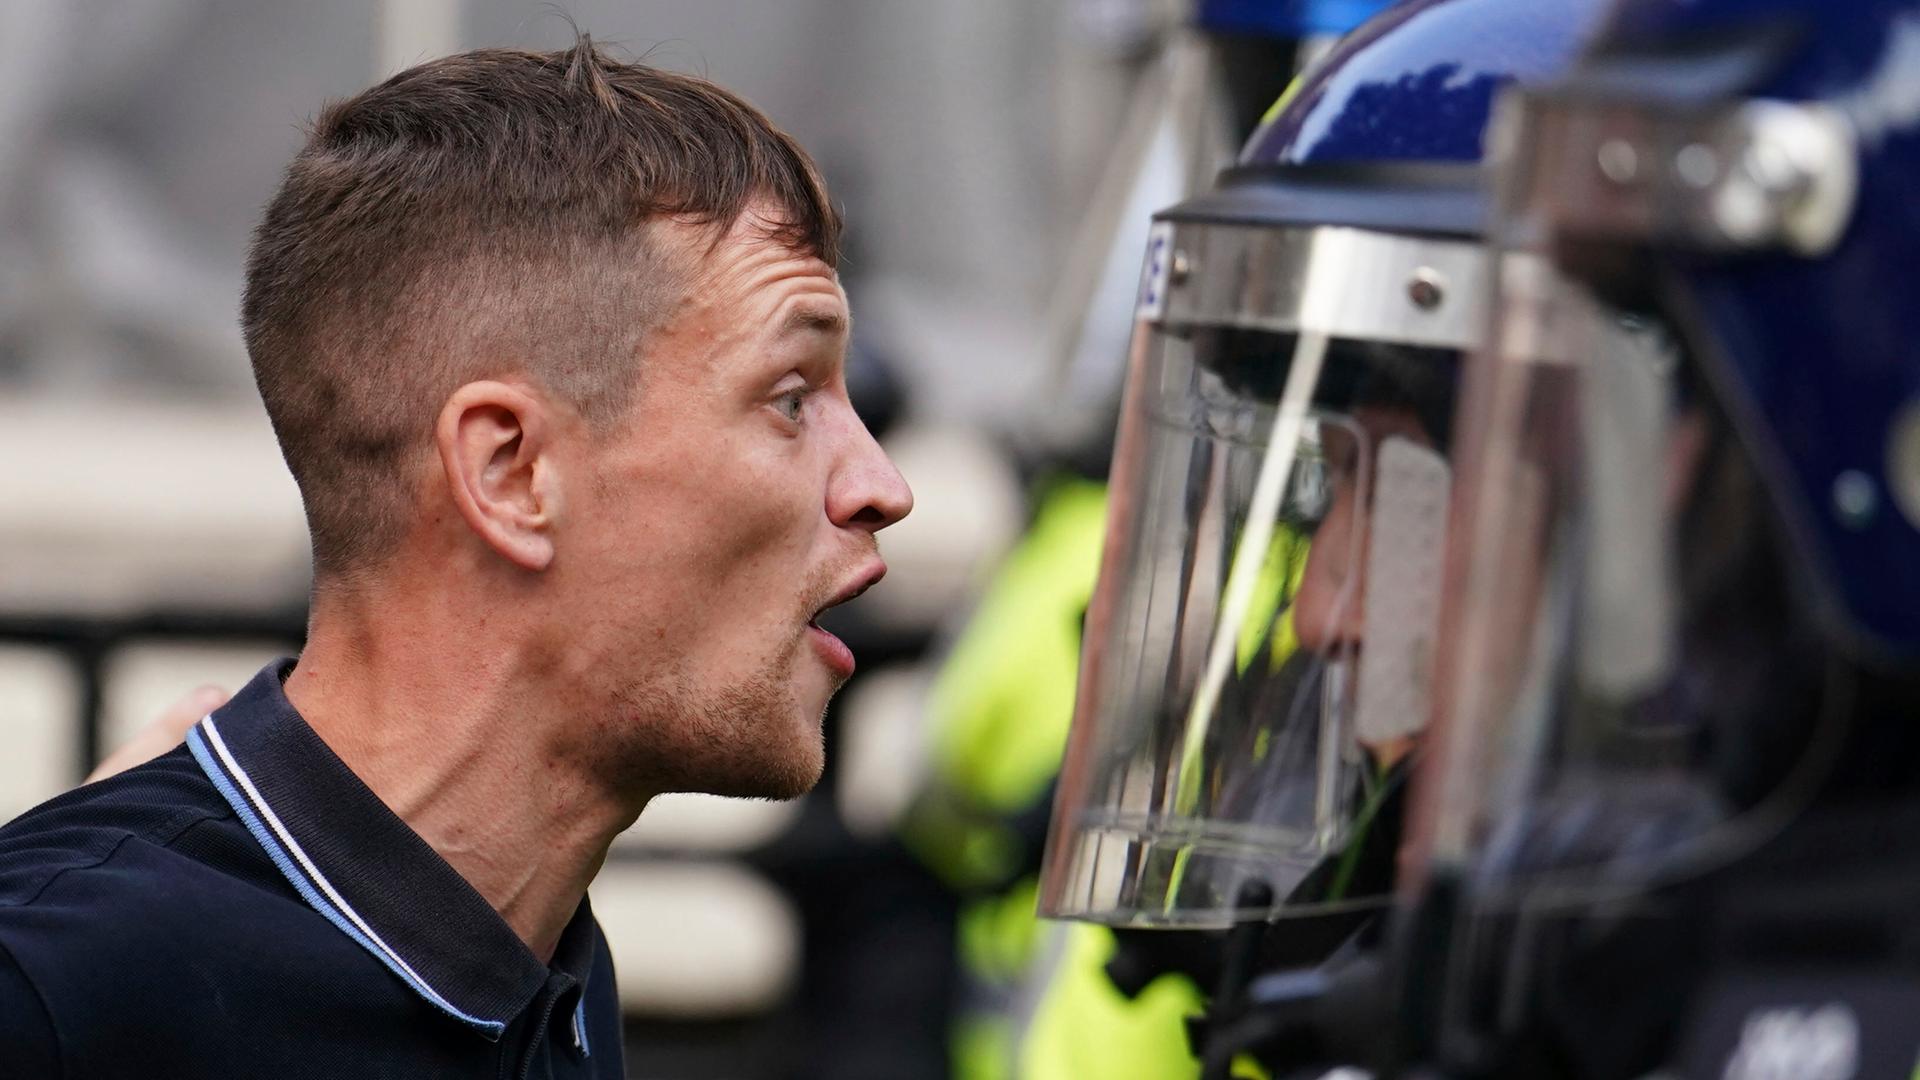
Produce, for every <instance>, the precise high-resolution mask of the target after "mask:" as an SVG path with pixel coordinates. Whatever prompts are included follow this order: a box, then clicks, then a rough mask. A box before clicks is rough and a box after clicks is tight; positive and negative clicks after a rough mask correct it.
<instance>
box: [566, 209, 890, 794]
mask: <svg viewBox="0 0 1920 1080" xmlns="http://www.w3.org/2000/svg"><path fill="white" fill-rule="evenodd" d="M682 228H685V227H682V226H677V225H674V226H668V230H680V229H682ZM662 231H663V232H665V233H666V236H665V237H663V240H664V241H665V242H668V243H672V242H675V237H674V234H673V233H672V232H668V231H667V230H662ZM686 233H687V235H686V236H683V237H680V238H679V239H681V240H684V241H685V243H684V244H682V245H681V248H682V250H683V251H684V252H685V255H684V257H685V258H687V259H688V260H689V261H690V262H692V263H693V264H694V265H695V266H696V269H695V270H694V271H693V273H692V275H691V277H690V280H689V281H688V283H687V285H686V287H685V289H684V291H683V293H682V295H681V296H680V297H679V299H678V300H677V301H675V302H674V304H673V306H672V308H671V310H670V312H669V314H668V315H667V316H666V317H665V319H664V320H663V321H662V324H661V326H660V329H659V330H658V331H656V332H654V333H652V334H650V335H649V336H648V337H647V339H646V342H645V344H643V346H642V349H641V352H642V357H641V359H640V365H641V371H640V376H639V384H638V393H637V395H636V399H635V401H634V404H633V406H632V408H631V409H630V410H629V412H628V413H627V415H626V417H625V418H624V419H623V420H622V421H621V422H620V423H619V424H618V425H617V427H616V428H615V429H614V430H613V431H612V432H611V433H610V434H608V435H606V436H605V437H604V438H603V439H602V440H598V441H596V442H594V443H593V444H592V446H591V448H590V450H589V456H590V457H591V467H590V470H589V471H590V472H591V483H590V484H589V485H581V486H580V487H577V488H574V490H584V491H585V498H584V499H583V500H582V503H583V504H584V505H577V506H575V507H573V508H571V515H572V516H575V519H576V522H577V524H576V530H577V531H576V533H575V535H576V536H578V537H579V539H577V540H575V541H574V543H573V544H572V545H571V546H570V548H569V549H563V550H562V552H561V554H560V555H559V557H558V558H556V561H555V565H554V570H555V571H557V572H558V574H559V575H560V576H561V578H562V580H563V582H564V585H563V589H562V591H563V594H564V595H566V596H568V597H570V598H572V601H573V602H574V603H575V604H576V605H577V609H578V616H577V618H578V622H577V625H576V626H575V627H574V628H573V629H574V630H576V631H577V633H578V634H579V635H580V637H579V642H581V643H584V642H590V643H591V644H590V645H586V646H585V647H584V650H583V648H582V646H581V645H580V644H578V643H576V644H574V645H571V646H566V645H563V646H562V648H563V649H564V651H563V653H562V655H564V656H566V657H568V660H567V661H566V662H572V663H579V664H581V665H582V666H583V668H585V669H586V670H584V671H583V672H582V675H583V677H584V678H586V679H587V680H588V681H589V682H590V683H592V684H594V685H595V687H596V689H597V690H599V691H600V693H599V694H597V695H596V697H598V698H600V699H601V700H602V701H604V700H606V698H607V697H608V696H611V698H612V699H613V701H614V703H615V706H614V708H612V709H611V710H609V709H606V708H604V707H602V708H601V709H598V710H593V714H592V715H593V718H592V719H590V720H589V719H587V718H583V722H588V723H594V724H597V725H599V726H600V728H601V730H597V731H594V732H593V733H592V738H593V740H594V746H593V749H594V751H595V752H597V753H598V754H599V755H601V756H602V757H604V758H605V759H606V761H607V765H608V767H609V768H610V769H611V770H612V773H611V775H610V779H611V780H613V781H614V782H617V783H645V784H649V785H652V786H655V787H658V788H661V789H664V790H700V791H708V792H713V793H716V794H730V795H746V796H760V797H771V798H787V797H792V796H795V795H798V794H801V793H803V792H805V791H806V790H808V789H809V788H811V787H812V786H813V784H814V783H815V782H816V781H817V780H818V779H819V776H820V772H821V769H822V767H823V764H824V759H823V748H822V741H821V730H820V718H821V715H822V713H823V712H824V710H825V708H826V705H827V701H828V699H829V698H830V697H831V696H832V695H833V693H834V691H835V690H837V689H838V688H839V687H840V685H841V684H842V683H843V682H845V681H846V679H847V677H848V676H849V675H850V674H851V673H852V670H853V658H852V655H851V653H849V652H848V651H847V649H846V647H845V646H844V645H843V644H841V643H840V642H839V640H838V639H837V638H834V637H833V636H832V635H830V634H827V633H826V632H825V631H823V630H821V629H819V627H818V626H817V625H815V624H814V622H813V620H814V619H815V617H816V616H817V615H818V614H819V613H820V612H821V611H822V610H824V609H825V608H827V607H830V606H832V605H834V604H836V603H840V602H844V601H845V600H847V599H850V598H851V597H852V596H853V595H855V594H856V593H858V592H859V591H861V590H863V589H865V588H866V587H867V586H869V585H871V584H873V583H874V582H875V581H877V580H878V579H879V577H880V575H881V574H882V573H884V572H885V569H886V567H885V564H884V563H883V562H881V560H880V556H879V551H878V546H877V543H876V541H875V538H874V534H875V533H877V532H878V531H879V530H880V529H882V528H885V527H886V526H888V525H891V524H892V523H893V522H895V521H898V520H899V519H900V518H901V517H903V516H905V515H906V513H907V511H908V510H909V509H911V507H912V504H913V497H912V494H911V492H910V491H909V490H908V488H907V485H906V482H905V481H904V480H903V479H902V478H901V476H900V474H899V473H898V471H896V470H895V469H894V467H893V464H892V463H891V462H890V461H889V460H888V459H887V457H886V455H885V454H884V453H883V452H882V451H881V449H880V447H879V445H878V444H877V443H876V442H875V441H874V440H873V438H872V436H871V435H870V434H869V433H868V432H867V429H866V427H865V425H864V424H863V423H862V422H861V421H860V418H859V417H858V416H856V415H855V414H854V411H853V406H852V404H851V402H850V401H849V400H848V397H847V388H846V382H845V379H844V371H843V363H844V358H845V354H846V347H847V332H848V311H847V302H846V295H845V293H844V292H843V291H842V290H841V288H840V284H839V282H838V280H837V278H836V276H835V274H834V272H833V270H832V269H831V268H830V267H828V266H827V265H826V264H825V263H824V262H822V261H820V260H819V259H817V258H814V257H812V256H810V255H803V254H799V253H796V252H795V251H793V250H792V249H791V248H789V247H787V246H785V245H784V244H783V243H782V242H780V241H779V240H777V239H774V238H771V237H769V236H767V235H766V232H765V221H764V219H762V218H761V217H760V216H759V215H757V214H755V213H753V212H749V213H748V214H746V215H744V216H743V217H742V219H741V220H740V221H739V222H738V223H737V224H736V225H735V226H734V227H733V228H732V229H731V230H730V231H729V232H728V233H727V234H726V235H725V236H724V237H722V238H721V239H720V240H719V242H718V243H717V244H710V242H711V240H712V233H711V232H706V231H696V230H693V229H691V228H686Z"/></svg>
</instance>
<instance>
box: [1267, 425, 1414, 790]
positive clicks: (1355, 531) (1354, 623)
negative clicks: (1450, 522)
mask: <svg viewBox="0 0 1920 1080" xmlns="http://www.w3.org/2000/svg"><path fill="white" fill-rule="evenodd" d="M1351 419H1352V422H1353V427H1352V429H1348V428H1346V427H1345V426H1343V425H1336V424H1329V425H1326V426H1325V427H1324V428H1323V434H1324V437H1325V438H1326V440H1327V446H1326V454H1327V458H1328V460H1329V462H1330V463H1331V464H1332V465H1333V475H1334V483H1333V498H1332V502H1331V504H1330V505H1329V507H1328V509H1327V515H1326V517H1325V518H1324V519H1322V520H1321V522H1320V525H1319V527H1318V528H1316V529H1315V530H1314V533H1313V543H1312V545H1311V546H1310V547H1309V548H1308V552H1307V562H1306V566H1305V568H1304V569H1303V571H1302V573H1301V576H1300V587H1299V590H1298V592H1297V593H1296V594H1295V597H1294V608H1293V618H1294V628H1295V631H1296V633H1298V634H1299V640H1300V646H1301V648H1303V649H1306V650H1307V651H1308V652H1311V653H1313V654H1314V655H1316V656H1319V657H1322V658H1326V659H1336V658H1337V659H1343V660H1348V661H1353V662H1356V663H1360V664H1364V663H1366V658H1365V656H1364V654H1363V652H1362V649H1361V644H1362V641H1363V639H1364V636H1365V635H1364V630H1365V626H1366V617H1365V616H1366V601H1367V580H1366V578H1367V574H1366V553H1367V551H1368V541H1369V536H1368V530H1369V528H1370V527H1371V522H1372V517H1373V515H1372V513H1371V511H1372V508H1371V507H1370V506H1367V505H1364V504H1363V501H1362V498H1363V494H1364V493H1366V492H1370V491H1372V489H1373V485H1372V484H1371V483H1368V484H1366V485H1364V486H1363V485H1362V484H1361V483H1360V482H1359V481H1360V479H1361V478H1360V477H1359V476H1358V475H1357V470H1358V469H1359V468H1361V467H1363V465H1362V463H1363V462H1364V463H1365V466H1364V467H1366V468H1369V469H1371V468H1372V467H1373V463H1374V462H1376V461H1377V460H1378V454H1377V450H1378V448H1379V446H1380V445H1381V444H1382V443H1383V442H1385V441H1386V440H1387V439H1389V438H1393V437H1398V438H1402V439H1406V440H1409V441H1410V442H1412V443H1414V444H1415V445H1417V446H1421V447H1425V448H1427V449H1432V448H1434V440H1433V436H1432V435H1431V434H1429V433H1428V432H1427V430H1426V428H1425V426H1424V425H1423V424H1422V423H1421V422H1420V419H1419V417H1418V416H1416V415H1415V414H1414V412H1413V410H1411V409H1406V408H1399V407H1395V406H1390V405H1360V406H1357V407H1355V408H1354V410H1353V415H1352V417H1351ZM1356 435H1357V437H1358V438H1361V439H1364V440H1365V441H1366V444H1367V445H1366V447H1365V448H1364V451H1365V452H1363V448H1362V447H1361V446H1359V445H1357V443H1356V441H1355V436H1356ZM1368 749H1370V750H1372V751H1373V752H1374V753H1375V755H1376V756H1377V757H1378V758H1379V759H1380V760H1382V761H1386V762H1392V761H1397V760H1399V758H1400V757H1401V756H1403V755H1404V754H1405V753H1406V751H1407V750H1408V749H1410V742H1409V741H1408V740H1395V741H1394V744H1393V745H1387V746H1369V747H1368Z"/></svg>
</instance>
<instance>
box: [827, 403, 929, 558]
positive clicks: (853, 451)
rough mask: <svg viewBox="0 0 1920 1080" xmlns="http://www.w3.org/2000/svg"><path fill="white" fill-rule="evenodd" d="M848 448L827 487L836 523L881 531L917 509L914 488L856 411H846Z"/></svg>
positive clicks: (870, 531) (870, 530) (829, 507)
mask: <svg viewBox="0 0 1920 1080" xmlns="http://www.w3.org/2000/svg"><path fill="white" fill-rule="evenodd" d="M846 418H847V424H846V430H847V436H848V438H847V450H846V453H845V456H844V457H843V458H842V460H841V463H840V467H839V468H838V469H837V470H835V473H834V480H833V483H832V485H831V486H830V487H829V488H828V489H827V516H828V518H830V519H831V520H832V521H833V523H834V524H835V525H838V526H840V527H841V528H847V529H861V530H863V531H866V532H869V533H877V532H879V531H880V530H881V529H884V528H886V527H887V526H889V525H892V524H893V523H894V522H896V521H899V520H900V519H901V518H903V517H906V516H907V515H908V514H909V513H912V512H913V489H911V488H909V487H908V486H907V480H906V477H904V476H901V475H900V470H899V469H897V468H895V467H894V464H893V459H891V458H889V457H887V452H886V451H885V450H882V449H881V448H880V443H879V442H878V441H876V440H875V439H874V437H873V434H872V432H869V431H868V430H867V426H866V425H865V424H863V423H861V422H860V418H859V417H858V416H855V415H853V410H852V409H848V410H847V413H846Z"/></svg>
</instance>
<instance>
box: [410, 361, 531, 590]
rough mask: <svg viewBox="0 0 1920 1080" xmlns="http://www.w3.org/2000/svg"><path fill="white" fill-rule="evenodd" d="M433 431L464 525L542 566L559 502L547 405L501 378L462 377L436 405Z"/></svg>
mask: <svg viewBox="0 0 1920 1080" xmlns="http://www.w3.org/2000/svg"><path fill="white" fill-rule="evenodd" d="M433 439H434V448H435V450H436V451H437V452H438V453H439V455H440V465H441V468H442V469H444V470H445V471H446V475H447V488H448V490H449V491H450V492H451V493H452V495H453V505H454V506H456V507H458V508H459V510H460V516H461V518H462V519H464V520H465V521H466V523H467V527H468V528H469V529H472V530H473V532H474V535H476V536H478V537H480V539H482V540H484V541H486V543H487V546H488V547H491V548H492V549H493V550H494V551H495V552H497V553H499V554H500V555H501V556H502V557H504V558H506V559H507V560H508V561H510V562H512V563H514V564H515V565H517V566H520V567H522V568H524V569H527V570H535V571H538V570H545V569H546V568H547V566H548V565H549V564H551V563H552V562H553V535H552V530H553V520H554V514H555V512H556V511H557V510H558V509H559V507H558V499H559V485H558V483H556V479H557V478H556V476H555V472H554V469H555V460H554V446H553V439H554V415H553V407H552V405H551V404H549V403H548V402H547V401H546V400H545V399H544V398H542V397H540V396H538V395H536V394H533V393H530V392H528V391H527V390H525V389H523V388H521V387H518V386H514V385H512V384H509V383H503V382H492V381H485V382H471V383H467V384H466V385H465V386H462V387H460V388H459V389H458V390H455V391H454V392H453V396H452V397H449V398H448V399H447V403H446V404H445V405H443V406H441V408H440V418H439V421H438V422H437V423H436V424H435V425H434V431H433Z"/></svg>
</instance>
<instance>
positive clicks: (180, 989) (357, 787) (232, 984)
mask: <svg viewBox="0 0 1920 1080" xmlns="http://www.w3.org/2000/svg"><path fill="white" fill-rule="evenodd" d="M292 670H293V662H292V661H291V660H287V661H281V662H279V663H276V664H272V665H269V666H268V667H267V669H266V670H264V671H262V672H261V673H260V674H259V675H258V676H257V677H255V678H254V680H253V681H252V682H251V683H249V684H248V685H247V686H246V687H245V688H244V689H243V690H241V692H240V693H239V694H238V695H237V696H235V697H234V699H233V700H232V701H231V702H229V703H228V704H227V705H226V706H224V707H222V708H221V709H219V710H218V711H216V712H215V713H214V714H213V715H211V716H209V717H207V718H206V719H204V720H202V721H201V722H200V723H199V724H198V725H197V726H196V727H195V728H194V729H193V730H192V732H191V733H190V734H189V736H188V739H187V744H186V745H185V746H182V747H180V748H179V749H177V750H175V751H173V752H172V753H169V754H167V755H165V756H163V757H161V758H158V759H156V760H154V761H152V762H149V763H147V764H145V765H142V766H140V767H139V768H136V769H131V770H129V771H127V772H125V773H122V774H120V775H119V776H115V777H112V778H110V779H107V780H103V781H101V782H99V783H96V784H89V785H87V786H85V787H82V788H79V789H77V790H75V791H71V792H68V793H67V794H65V795H62V796H60V797H59V798H56V799H54V800H53V801H51V802H48V803H45V804H42V805H41V806H39V807H37V808H35V809H33V810H30V811H28V812H27V813H26V814H24V815H22V816H21V817H19V818H17V819H15V820H14V821H13V822H12V823H10V824H8V825H7V826H6V827H5V828H0V1077H7V1078H9V1080H11V1078H16V1077H18V1078H34V1080H37V1078H40V1077H47V1078H59V1077H74V1078H86V1080H96V1078H108V1077H140V1078H143V1080H144V1078H150V1077H356V1078H363V1077H491V1078H505V1077H619V1076H621V1075H622V1067H621V1049H620V1010H619V1002H618V999H617V997H616V995H615V993H614V983H613V961H612V958H611V957H610V956H609V955H608V952H607V943H606V939H605V938H604V937H603V936H602V935H601V933H600V928H599V926H598V925H596V924H595V922H594V920H593V914H592V912H591V911H589V910H588V907H587V904H586V902H585V901H584V900H583V901H581V904H580V909H579V910H578V911H577V912H575V913H574V916H573V920H572V921H571V922H570V923H569V924H568V925H567V928H566V930H565V932H564V933H563V934H562V935H561V938H560V945H559V948H558V949H557V950H556V951H555V953H554V957H553V961H552V964H551V965H548V964H545V963H542V962H541V961H540V960H539V959H538V958H536V957H535V956H534V955H533V953H532V952H531V951H529V950H528V949H527V947H526V945H525V944H524V943H522V942H521V940H520V938H519V936H518V935H516V934H515V933H514V932H513V930H512V928H510V927H509V926H508V925H507V924H506V922H505V921H504V920H502V919H501V918H500V916H499V914H498V913H496V912H495V911H494V910H493V908H492V907H491V906H490V905H489V904H488V903H487V901H486V900H485V899H484V898H482V897H481V896H480V894H479V893H477V892H475V891H474V890H473V887H472V886H470V885H468V884H467V882H466V880H465V879H464V878H462V877H461V876H460V875H459V873H458V872H456V871H455V870H454V869H453V867H451V866H449V865H447V863H446V861H445V860H443V859H441V858H440V856H439V855H438V854H437V853H435V852H434V850H433V849H432V848H431V847H429V846H428V845H427V843H426V841H424V840H422V839H421V838H420V837H419V836H418V835H417V834H416V833H414V832H413V830H411V829H409V828H408V827H407V826H406V824H405V823H404V822H402V821H401V820H400V819H399V818H398V817H396V816H395V815H394V814H393V812H392V811H391V810H389V809H387V806H386V804H384V803H382V802H381V801H380V799H379V797H378V796H376V795H374V793H373V792H372V791H371V790H370V789H368V787H367V786H366V785H365V784H363V783H361V782H360V779H359V778H358V777H356V776H355V775H354V774H353V772H352V770H350V769H348V768H347V766H346V765H345V764H344V763H343V762H341V760H340V759H339V758H338V757H336V756H334V754H333V752H332V751H331V750H330V749H328V747H327V745H326V743H324V742H322V741H321V739H320V737H319V736H318V735H316V734H314V731H313V729H312V728H310V727H308V726H307V723H306V721H304V720H302V719H301V718H300V714H299V713H297V712H295V711H294V708H293V706H292V704H291V703H289V702H288V701H287V696H286V693H285V692H284V691H283V689H282V683H283V682H284V680H285V679H286V676H287V674H288V673H289V672H291V671H292Z"/></svg>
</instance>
